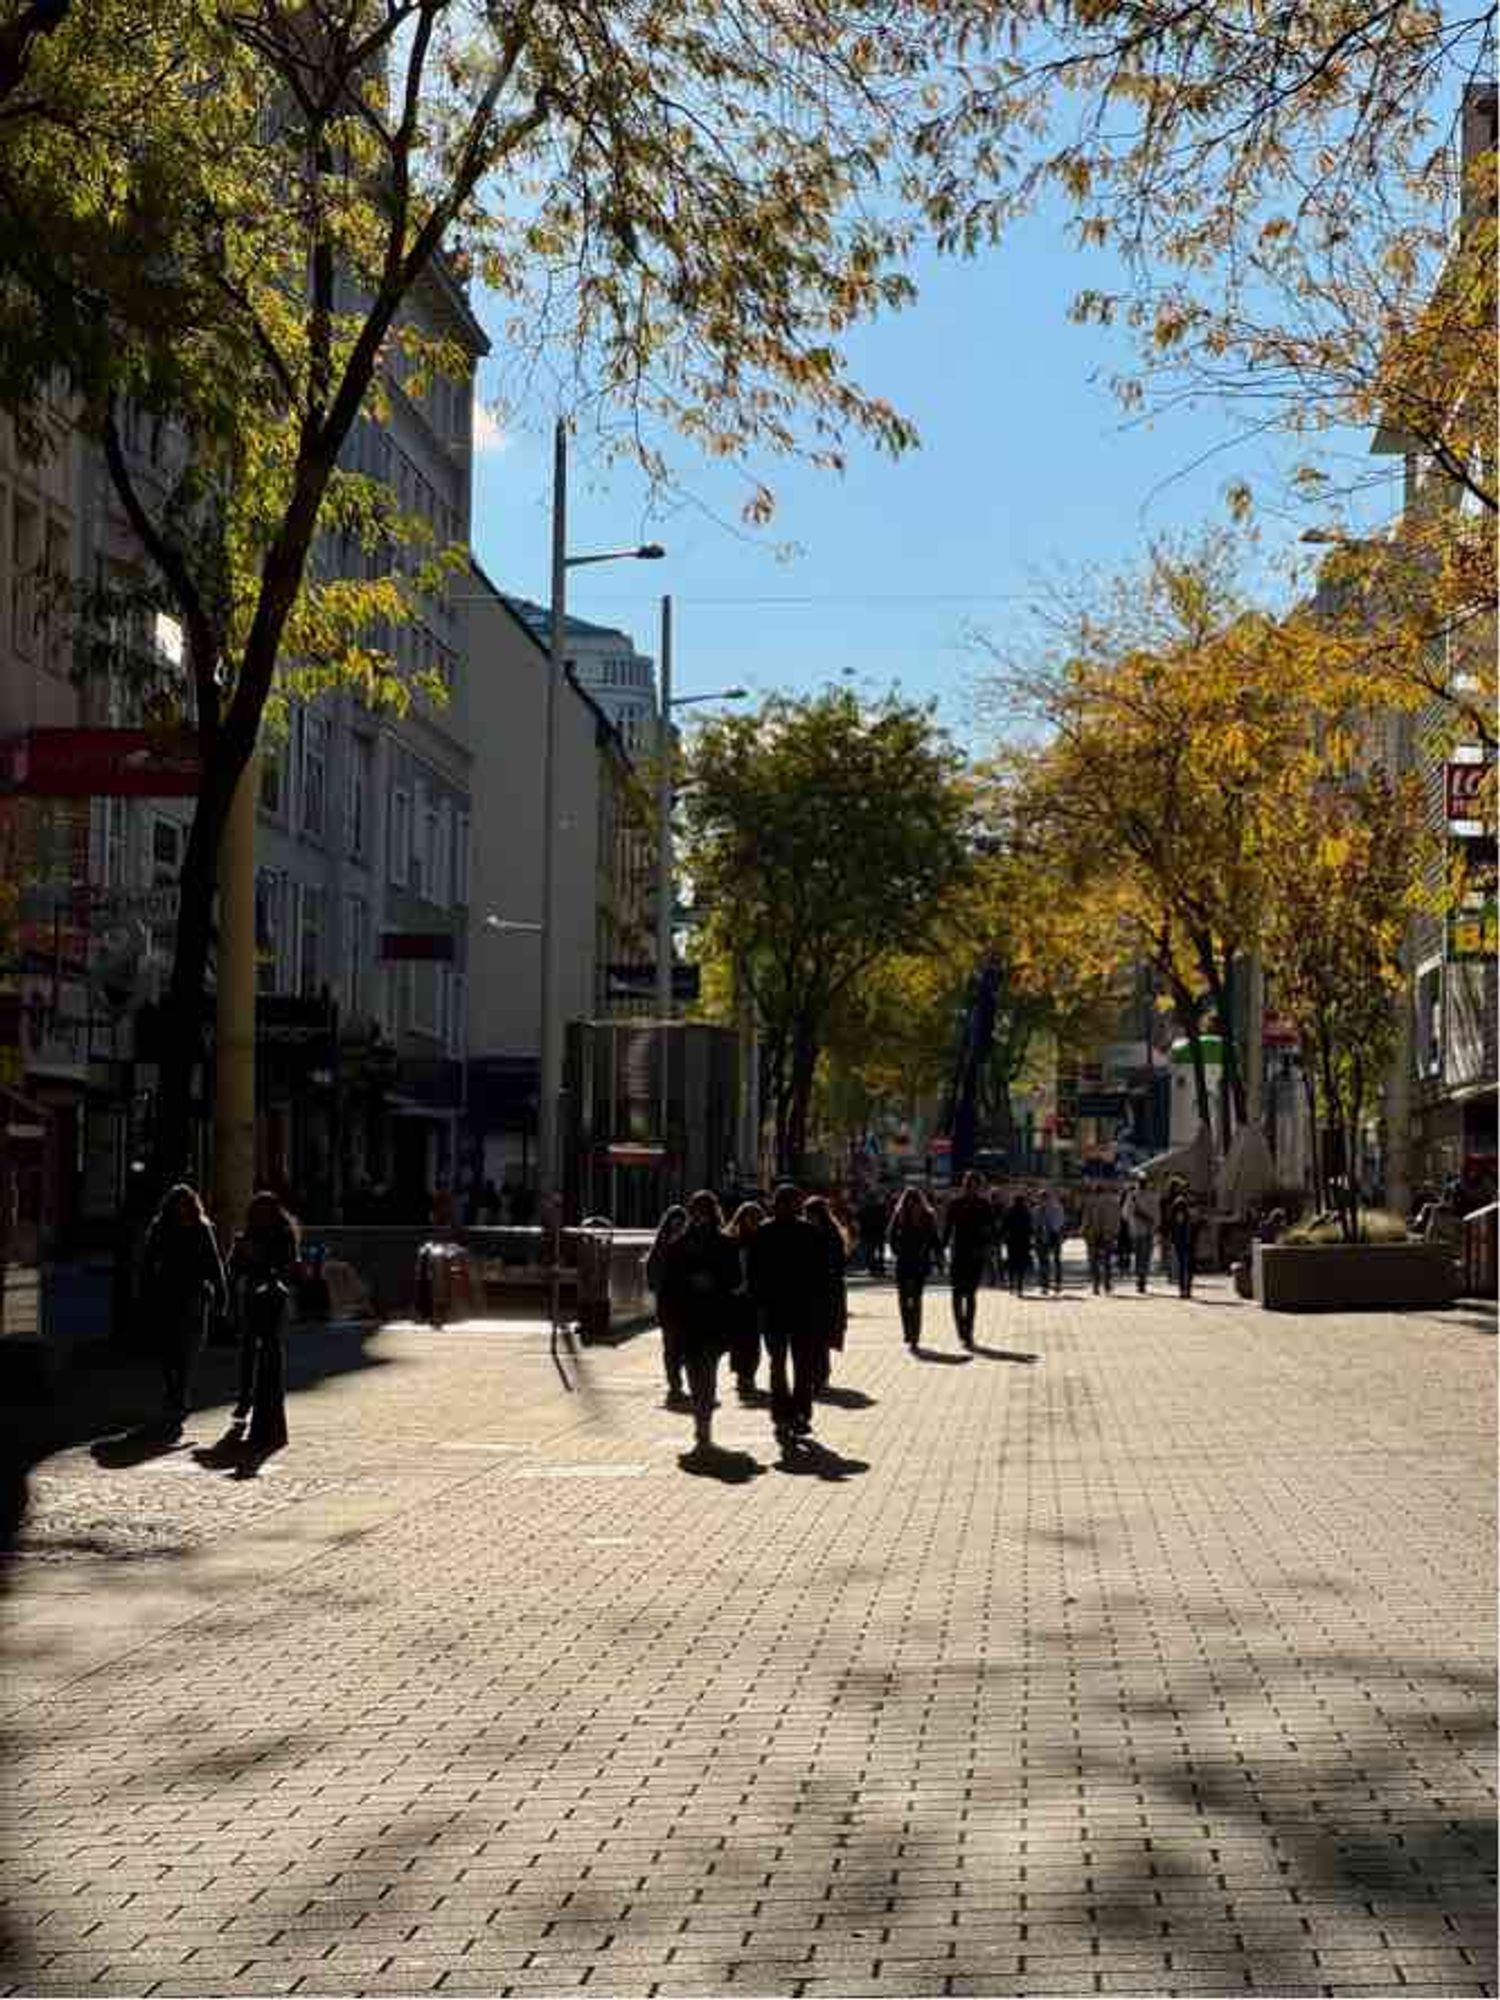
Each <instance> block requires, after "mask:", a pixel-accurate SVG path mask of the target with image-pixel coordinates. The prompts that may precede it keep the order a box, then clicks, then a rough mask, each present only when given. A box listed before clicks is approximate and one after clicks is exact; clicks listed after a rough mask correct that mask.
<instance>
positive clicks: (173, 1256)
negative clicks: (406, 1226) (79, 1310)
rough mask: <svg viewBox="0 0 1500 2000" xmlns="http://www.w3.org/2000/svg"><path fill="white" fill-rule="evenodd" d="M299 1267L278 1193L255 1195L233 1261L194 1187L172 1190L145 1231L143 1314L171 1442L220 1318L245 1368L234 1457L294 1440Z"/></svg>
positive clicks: (233, 1432)
mask: <svg viewBox="0 0 1500 2000" xmlns="http://www.w3.org/2000/svg"><path fill="white" fill-rule="evenodd" d="M297 1262H298V1241H297V1225H296V1223H295V1222H294V1221H293V1220H292V1217H291V1216H290V1215H289V1214H288V1212H287V1210H286V1209H285V1208H284V1207H283V1206H282V1203H281V1201H280V1200H279V1199H278V1197H277V1196H276V1195H274V1194H271V1193H268V1192H264V1191H263V1192H261V1193H259V1194H256V1195H254V1196H253V1197H252V1198H251V1201H250V1205H249V1208H248V1210H247V1211H246V1215H245V1226H244V1228H243V1229H242V1230H241V1231H240V1233H239V1234H238V1235H237V1236H236V1237H235V1240H234V1243H233V1246H232V1247H231V1250H230V1254H229V1259H228V1262H227V1265H226V1262H225V1260H224V1258H223V1257H221V1255H220V1253H219V1245H218V1241H217V1238H216V1237H215V1234H214V1228H213V1224H212V1222H211V1221H210V1219H209V1217H208V1214H207V1212H206V1211H205V1209H204V1206H203V1203H202V1201H201V1199H200V1198H199V1195H198V1192H197V1189H196V1188H194V1187H192V1186H191V1185H190V1184H189V1183H188V1182H187V1181H179V1182H177V1184H176V1185H175V1186H174V1187H171V1188H169V1189H168V1190H167V1193H166V1195H165V1197H164V1198H163V1200H162V1202H161V1205H160V1207H159V1208H158V1209H157V1211H156V1214H155V1215H154V1217H153V1218H152V1221H151V1225H150V1228H149V1229H148V1230H147V1232H146V1240H145V1245H144V1249H143V1253H142V1259H141V1283H140V1312H141V1315H142V1322H143V1326H144V1329H145V1331H146V1333H147V1334H148V1336H149V1338H150V1341H151V1344H152V1345H153V1346H154V1347H155V1349H156V1352H157V1354H158V1356H159V1358H160V1361H161V1372H162V1415H161V1424H160V1429H161V1433H162V1435H163V1437H164V1439H165V1441H167V1442H169V1443H175V1442H176V1440H177V1439H178V1438H180V1437H181V1436H182V1431H183V1426H184V1425H185V1423H186V1422H187V1418H188V1415H189V1413H190V1412H191V1410H192V1406H193V1380H194V1376H195V1373H196V1370H197V1366H198V1359H199V1356H200V1355H201V1353H202V1351H203V1347H204V1343H205V1341H206V1339H207V1337H208V1332H209V1328H210V1326H211V1325H212V1324H214V1323H215V1322H219V1323H224V1322H228V1323H230V1324H232V1325H233V1327H234V1330H235V1335H236V1338H237V1341H238V1346H239V1369H238V1379H237V1393H236V1396H235V1403H234V1410H233V1414H232V1415H231V1418H230V1426H229V1434H228V1437H227V1439H226V1440H224V1441H223V1443H224V1444H225V1445H227V1447H228V1448H229V1453H230V1455H235V1454H242V1455H243V1456H245V1457H248V1458H253V1459H257V1460H259V1459H262V1458H266V1457H268V1456H269V1455H270V1454H271V1453H272V1452H276V1451H280V1450H281V1449H282V1448H283V1447H284V1446H285V1444H286V1441H287V1426H286V1344H285V1327H286V1316H287V1302H288V1299H289V1298H290V1296H291V1289H292V1283H293V1279H294V1276H295V1272H296V1266H297Z"/></svg>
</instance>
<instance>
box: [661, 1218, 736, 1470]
mask: <svg viewBox="0 0 1500 2000" xmlns="http://www.w3.org/2000/svg"><path fill="white" fill-rule="evenodd" d="M687 1212H688V1223H687V1228H686V1229H684V1230H683V1232H682V1234H681V1235H680V1236H678V1237H676V1238H674V1240H673V1241H672V1242H671V1243H670V1244H669V1245H668V1247H667V1251H666V1255H665V1257H664V1258H663V1260H662V1262H663V1273H662V1294H663V1298H664V1300H667V1301H670V1306H671V1311H672V1313H673V1316H674V1318H675V1320H676V1323H677V1328H678V1332H679V1336H680V1338H681V1342H682V1361H683V1366H684V1367H685V1368H686V1370H687V1378H688V1393H689V1395H690V1396H691V1398H692V1403H693V1448H694V1450H695V1451H698V1452H706V1451H708V1450H709V1449H710V1447H711V1446H712V1444H713V1422H714V1410H715V1407H716V1400H715V1399H716V1391H717V1388H718V1375H719V1356H720V1355H721V1354H722V1353H723V1352H724V1349H725V1348H726V1347H727V1346H728V1345H729V1341H730V1336H731V1333H732V1330H733V1319H734V1298H735V1293H736V1292H737V1291H738V1290H739V1286H740V1253H739V1251H738V1249H737V1248H736V1246H735V1245H734V1243H733V1242H732V1241H731V1240H730V1238H729V1237H728V1236H726V1235H725V1234H724V1217H723V1214H722V1212H721V1210H720V1208H719V1198H718V1196H717V1195H716V1194H714V1193H712V1192H711V1191H710V1190H709V1189H707V1188H700V1189H699V1191H698V1193H697V1194H695V1195H694V1196H693V1197H692V1199H691V1200H690V1201H689V1202H688V1207H687Z"/></svg>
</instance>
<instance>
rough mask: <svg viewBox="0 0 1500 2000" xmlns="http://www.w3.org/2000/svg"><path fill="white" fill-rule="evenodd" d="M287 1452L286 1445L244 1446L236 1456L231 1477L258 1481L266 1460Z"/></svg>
mask: <svg viewBox="0 0 1500 2000" xmlns="http://www.w3.org/2000/svg"><path fill="white" fill-rule="evenodd" d="M285 1450H286V1446H285V1444H243V1445H241V1446H240V1449H239V1450H238V1452H236V1454H235V1456H234V1459H233V1461H232V1463H233V1467H234V1470H233V1472H232V1473H231V1475H230V1476H231V1478H234V1479H258V1478H259V1477H260V1469H261V1467H262V1466H263V1465H264V1464H265V1462H266V1460H267V1459H268V1458H274V1457H275V1456H276V1454H277V1452H279V1451H285Z"/></svg>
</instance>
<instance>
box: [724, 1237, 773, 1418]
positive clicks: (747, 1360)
mask: <svg viewBox="0 0 1500 2000" xmlns="http://www.w3.org/2000/svg"><path fill="white" fill-rule="evenodd" d="M765 1219H766V1212H765V1210H764V1209H763V1208H762V1207H761V1205H760V1203H759V1202H758V1201H742V1202H741V1203H740V1205H739V1207H738V1208H737V1209H736V1210H735V1211H734V1214H733V1215H732V1216H731V1217H730V1218H729V1238H730V1241H731V1242H732V1243H733V1244H734V1246H735V1249H736V1250H737V1251H738V1252H739V1259H740V1282H739V1286H738V1288H737V1289H736V1291H735V1295H734V1324H733V1333H732V1337H731V1339H730V1343H729V1365H730V1367H731V1368H732V1369H733V1370H734V1385H735V1387H736V1389H738V1391H739V1397H740V1401H741V1402H742V1403H749V1402H753V1401H754V1398H755V1374H756V1370H757V1369H758V1368H759V1367H760V1307H759V1305H758V1304H757V1303H756V1300H755V1298H754V1296H753V1295H752V1293H751V1290H750V1243H751V1239H752V1238H753V1237H754V1235H755V1232H756V1231H757V1230H758V1229H759V1228H760V1226H761V1224H762V1223H763V1222H764V1221H765Z"/></svg>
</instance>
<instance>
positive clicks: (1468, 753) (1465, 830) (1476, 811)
mask: <svg viewBox="0 0 1500 2000" xmlns="http://www.w3.org/2000/svg"><path fill="white" fill-rule="evenodd" d="M1490 772H1491V766H1490V764H1489V763H1488V762H1487V761H1486V760H1485V756H1484V752H1483V750H1481V749H1480V748H1479V747H1478V745H1472V746H1466V747H1464V748H1462V749H1460V750H1458V751H1456V752H1455V753H1454V755H1453V756H1452V757H1451V758H1450V759H1449V761H1448V762H1447V763H1446V764H1445V765H1444V766H1443V817H1444V818H1445V819H1446V820H1447V822H1448V831H1449V832H1450V833H1451V834H1454V835H1456V836H1457V838H1458V839H1460V840H1481V839H1483V837H1484V835H1485V833H1486V831H1487V828H1486V826H1485V821H1484V817H1483V814H1482V804H1483V801H1484V797H1485V790H1486V786H1487V783H1488V781H1489V778H1490Z"/></svg>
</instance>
